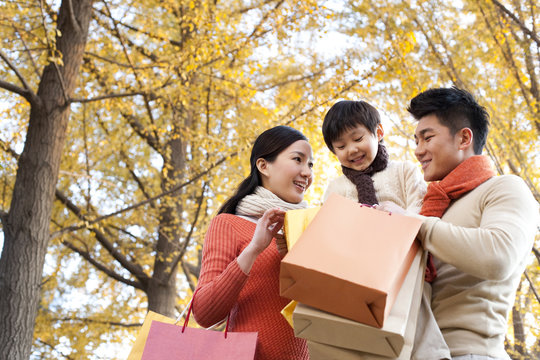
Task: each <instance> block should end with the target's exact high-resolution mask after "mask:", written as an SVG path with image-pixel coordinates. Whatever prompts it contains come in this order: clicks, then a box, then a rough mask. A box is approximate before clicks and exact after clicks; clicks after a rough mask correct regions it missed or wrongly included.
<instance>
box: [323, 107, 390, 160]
mask: <svg viewBox="0 0 540 360" xmlns="http://www.w3.org/2000/svg"><path fill="white" fill-rule="evenodd" d="M380 123H381V117H380V116H379V112H378V111H377V109H375V107H373V106H372V105H370V104H368V103H367V102H365V101H352V100H342V101H338V102H337V103H335V104H334V105H333V106H332V107H331V108H330V110H328V112H327V113H326V115H325V117H324V121H323V125H322V133H323V138H324V142H325V143H326V146H328V149H330V151H332V152H334V147H333V146H332V142H334V141H335V140H336V139H338V138H339V137H340V136H341V135H342V134H343V133H344V132H345V131H346V130H349V129H353V128H355V127H357V126H358V125H364V126H365V127H366V128H367V129H368V130H369V131H370V132H371V133H372V134H374V135H377V126H378V125H379V124H380Z"/></svg>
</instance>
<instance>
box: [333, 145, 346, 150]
mask: <svg viewBox="0 0 540 360" xmlns="http://www.w3.org/2000/svg"><path fill="white" fill-rule="evenodd" d="M335 148H336V149H339V150H343V149H345V146H344V145H336V146H335Z"/></svg>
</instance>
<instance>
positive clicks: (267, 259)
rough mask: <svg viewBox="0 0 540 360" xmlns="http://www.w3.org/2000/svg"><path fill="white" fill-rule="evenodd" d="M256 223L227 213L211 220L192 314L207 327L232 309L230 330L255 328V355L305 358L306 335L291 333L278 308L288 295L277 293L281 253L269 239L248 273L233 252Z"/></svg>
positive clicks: (243, 244)
mask: <svg viewBox="0 0 540 360" xmlns="http://www.w3.org/2000/svg"><path fill="white" fill-rule="evenodd" d="M255 227H256V224H255V223H253V222H250V221H248V220H245V219H242V218H240V217H238V216H235V215H231V214H220V215H218V216H217V217H215V218H214V219H213V220H212V223H211V224H210V228H209V229H208V232H207V234H206V239H205V243H204V247H203V258H202V268H201V274H200V277H199V283H198V288H199V290H198V292H197V296H196V297H195V298H194V300H193V314H194V316H195V320H196V321H197V322H198V323H199V324H200V325H201V326H204V327H209V326H211V325H213V324H215V323H217V322H219V321H221V320H222V319H224V318H225V317H226V316H227V314H228V313H229V312H230V313H231V318H230V323H229V331H256V332H258V333H259V336H258V343H257V353H256V357H255V358H256V359H257V360H265V359H268V360H272V359H283V360H287V359H291V360H292V359H295V360H296V359H299V360H301V359H306V360H307V359H309V355H308V349H307V345H306V342H305V340H303V339H298V338H295V336H294V333H293V330H292V328H291V327H290V326H289V324H288V323H287V321H286V320H285V319H284V318H283V316H282V315H281V313H280V311H281V309H283V307H285V305H287V304H288V302H289V300H288V299H285V298H282V297H280V296H279V266H280V260H281V257H280V255H279V254H278V252H277V248H276V246H275V244H270V245H269V246H268V247H267V248H266V249H265V250H264V251H263V252H262V253H261V254H260V255H259V256H258V257H257V260H256V261H255V263H254V264H253V267H252V269H251V271H250V273H249V275H246V274H244V272H243V271H242V270H241V269H240V267H239V266H238V263H237V261H236V258H237V256H238V255H239V254H240V253H241V252H242V250H243V249H244V248H245V247H246V246H247V245H248V244H249V242H250V241H251V238H252V236H253V233H254V231H255Z"/></svg>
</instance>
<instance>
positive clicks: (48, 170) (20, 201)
mask: <svg viewBox="0 0 540 360" xmlns="http://www.w3.org/2000/svg"><path fill="white" fill-rule="evenodd" d="M92 2H93V0H71V1H70V0H63V1H62V5H61V7H60V11H59V16H58V25H57V28H58V30H60V32H61V34H62V35H61V36H60V37H58V38H57V50H58V51H59V52H60V53H61V54H62V59H63V63H64V65H63V66H60V65H58V66H56V65H55V64H53V63H50V64H48V65H47V66H46V67H45V68H44V70H43V75H42V78H41V81H40V84H39V89H38V93H37V99H35V100H34V101H32V102H31V111H30V121H29V124H28V131H27V135H26V140H25V144H24V149H23V152H22V154H21V156H20V158H19V163H18V170H17V176H16V180H15V186H14V189H13V196H12V200H11V207H10V210H9V213H8V214H7V217H6V219H5V222H4V248H3V251H2V256H1V258H0V294H2V295H1V296H0V329H2V330H1V335H0V349H2V351H0V359H2V360H3V359H6V360H7V359H10V360H23V359H28V358H29V356H30V352H31V347H32V336H33V331H34V325H35V319H36V313H37V309H38V304H39V300H40V286H41V285H40V284H41V276H42V272H43V264H44V261H45V255H46V252H47V245H48V241H49V223H50V218H51V209H52V205H53V200H54V192H55V187H56V182H57V179H58V171H59V168H60V160H61V156H62V150H63V147H64V142H65V137H66V129H67V124H68V119H69V112H70V108H69V102H68V99H69V97H70V96H71V94H72V93H73V90H74V89H75V86H76V84H77V78H78V72H79V67H80V65H81V62H82V57H83V53H84V48H85V45H86V39H87V36H88V27H89V23H90V19H91V15H92Z"/></svg>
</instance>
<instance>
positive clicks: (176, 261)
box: [167, 183, 208, 280]
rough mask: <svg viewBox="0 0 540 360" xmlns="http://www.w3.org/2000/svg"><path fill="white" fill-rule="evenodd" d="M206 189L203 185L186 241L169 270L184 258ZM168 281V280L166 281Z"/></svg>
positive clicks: (206, 185)
mask: <svg viewBox="0 0 540 360" xmlns="http://www.w3.org/2000/svg"><path fill="white" fill-rule="evenodd" d="M207 187H208V184H206V183H205V184H204V185H203V187H202V191H201V195H200V196H199V197H198V198H197V210H196V212H195V218H194V219H193V222H192V223H191V228H190V229H189V233H188V235H187V236H186V239H185V240H184V244H183V246H182V249H181V250H180V253H179V254H178V256H177V257H176V259H174V260H173V262H172V266H171V269H174V268H175V267H176V265H178V262H179V261H180V260H181V259H182V258H183V257H184V254H185V253H186V249H187V247H188V245H189V242H190V240H191V236H192V235H193V230H194V229H195V226H196V224H197V220H198V219H199V214H200V212H201V208H202V203H203V200H204V192H205V191H206V188H207ZM182 267H183V266H182ZM171 275H172V272H171V273H170V274H169V277H170V276H171ZM167 280H168V279H167Z"/></svg>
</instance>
